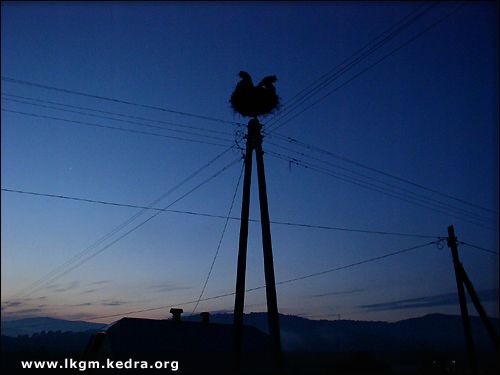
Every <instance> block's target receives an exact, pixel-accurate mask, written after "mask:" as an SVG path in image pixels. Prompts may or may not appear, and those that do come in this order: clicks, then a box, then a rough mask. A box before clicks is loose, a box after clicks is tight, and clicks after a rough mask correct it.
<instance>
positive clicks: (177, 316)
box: [170, 308, 184, 322]
mask: <svg viewBox="0 0 500 375" xmlns="http://www.w3.org/2000/svg"><path fill="white" fill-rule="evenodd" d="M183 312H184V310H183V309H174V308H172V309H170V314H172V320H174V321H176V322H180V321H181V314H182V313H183Z"/></svg>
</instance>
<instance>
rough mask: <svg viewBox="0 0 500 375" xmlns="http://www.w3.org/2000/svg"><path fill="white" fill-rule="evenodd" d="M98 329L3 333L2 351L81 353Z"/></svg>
mask: <svg viewBox="0 0 500 375" xmlns="http://www.w3.org/2000/svg"><path fill="white" fill-rule="evenodd" d="M95 332H96V331H94V330H90V331H84V332H61V331H48V332H46V331H42V332H40V333H34V334H33V335H31V336H29V335H22V336H17V337H10V336H5V335H2V352H24V353H54V352H65V353H80V352H83V351H84V350H85V347H86V346H87V343H88V342H89V340H90V337H91V336H92V335H93V334H94V333H95Z"/></svg>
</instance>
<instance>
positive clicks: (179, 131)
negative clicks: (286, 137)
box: [3, 98, 231, 141]
mask: <svg viewBox="0 0 500 375" xmlns="http://www.w3.org/2000/svg"><path fill="white" fill-rule="evenodd" d="M3 99H4V100H8V101H10V102H15V103H21V104H28V105H31V106H35V107H39V108H47V109H54V110H56V111H63V112H69V113H75V114H78V115H83V116H90V117H97V118H100V119H105V120H112V121H119V122H123V123H127V124H132V125H138V126H142V127H147V128H153V129H161V130H164V131H170V132H175V133H182V134H188V135H193V136H197V137H204V138H210V139H215V140H218V141H231V139H227V138H221V137H220V136H214V135H207V134H200V133H195V132H192V131H189V130H178V129H169V128H166V127H165V126H158V125H151V124H145V123H143V122H137V121H130V120H123V119H117V118H113V117H109V116H103V115H95V114H92V113H85V112H81V111H74V110H70V109H63V108H57V107H54V106H49V105H44V104H37V103H30V102H27V101H23V100H17V99H9V98H3Z"/></svg>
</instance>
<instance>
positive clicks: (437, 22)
mask: <svg viewBox="0 0 500 375" xmlns="http://www.w3.org/2000/svg"><path fill="white" fill-rule="evenodd" d="M464 4H465V2H463V3H461V4H459V5H458V6H457V7H456V8H455V9H453V10H452V11H451V12H449V13H448V14H446V15H444V16H443V17H441V18H439V19H438V20H437V21H435V22H433V23H432V24H431V25H429V26H428V27H426V28H425V29H424V30H422V31H420V32H419V33H417V34H415V35H414V36H413V37H411V38H410V39H408V40H407V41H406V42H404V43H402V44H400V45H399V46H398V47H396V48H395V49H393V50H392V51H391V52H389V53H388V54H386V55H384V56H383V57H382V58H380V59H378V60H377V61H375V62H374V63H373V64H371V65H369V66H368V67H366V68H365V69H363V70H361V71H360V72H358V73H357V74H355V75H354V76H352V77H351V78H350V79H348V80H347V81H345V82H343V83H342V84H341V85H339V86H337V87H336V88H334V89H333V90H331V91H329V92H328V93H326V94H325V95H323V96H321V97H320V98H319V99H318V100H316V101H314V102H313V103H311V104H310V105H308V106H306V107H305V108H304V109H303V110H301V111H299V112H298V113H296V114H295V115H294V116H292V117H291V118H289V119H288V120H286V121H285V122H283V123H281V124H279V125H277V126H275V127H274V129H272V130H271V129H270V131H268V132H267V134H271V133H273V132H275V131H276V130H277V129H279V128H280V127H282V126H283V125H285V124H287V123H289V122H290V121H291V120H293V119H294V118H296V117H297V116H299V115H301V114H302V113H304V112H305V111H307V110H308V109H309V108H311V107H313V106H315V105H316V104H318V103H320V102H321V101H323V100H324V99H326V98H327V97H328V96H330V95H332V94H333V93H335V92H336V91H338V90H340V89H341V88H342V87H344V86H346V85H347V84H348V83H350V82H352V81H353V80H355V79H356V78H358V77H359V76H361V75H362V74H364V73H365V72H367V71H368V70H370V69H371V68H373V67H375V66H376V65H378V64H380V63H381V62H383V61H384V60H385V59H387V58H388V57H389V56H391V55H393V54H394V53H396V52H398V51H399V50H401V49H403V48H404V47H406V46H407V45H409V44H410V43H412V42H413V41H415V40H416V39H418V38H419V37H421V36H422V35H424V34H425V33H426V32H427V31H429V30H431V29H432V28H433V27H435V26H437V25H438V24H440V23H441V22H443V21H444V20H445V19H447V18H448V17H450V16H451V15H453V14H454V13H456V12H457V11H458V10H459V9H460V8H461V7H462V6H463V5H464Z"/></svg>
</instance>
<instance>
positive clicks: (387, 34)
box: [266, 2, 437, 127]
mask: <svg viewBox="0 0 500 375" xmlns="http://www.w3.org/2000/svg"><path fill="white" fill-rule="evenodd" d="M436 4H437V3H436V2H434V3H432V4H430V5H428V6H427V7H426V8H425V9H423V10H420V8H421V7H419V8H418V9H416V10H413V11H412V12H410V13H409V14H408V15H406V16H405V17H403V18H402V19H401V20H400V21H398V23H397V24H395V25H394V26H391V27H390V28H389V29H387V30H385V31H384V32H382V33H381V34H380V35H379V36H377V37H376V38H374V39H373V40H372V41H370V42H369V43H368V44H366V45H365V46H363V47H362V48H360V49H359V50H358V51H356V52H355V53H354V54H353V55H351V56H350V57H348V58H347V59H345V60H344V61H343V62H342V63H340V64H339V65H337V66H336V67H335V68H333V69H332V70H330V71H329V72H327V73H326V74H324V75H323V76H321V77H320V78H319V79H318V80H316V81H315V84H312V85H309V86H308V87H310V86H312V88H311V89H310V90H306V89H304V90H302V91H301V93H302V92H304V91H307V92H306V93H305V94H304V95H296V96H295V97H297V96H298V97H299V98H298V100H295V101H293V100H290V101H291V102H292V103H290V104H288V105H287V106H292V105H293V108H292V109H290V110H289V111H287V112H286V113H284V114H282V115H280V116H279V117H278V118H273V119H272V120H271V121H270V122H269V123H268V124H266V125H268V127H269V126H274V125H275V124H276V123H278V122H280V121H282V120H283V119H284V118H285V117H286V116H287V115H288V114H290V113H291V112H293V111H295V110H296V109H297V108H298V107H300V106H301V105H302V104H303V103H305V102H307V100H309V99H310V98H311V97H312V96H314V95H315V93H317V92H319V91H321V90H322V89H324V88H325V87H327V86H329V85H331V84H332V83H333V82H334V81H336V80H337V79H338V78H339V77H340V76H342V75H343V74H344V73H346V72H348V71H349V70H351V69H352V68H353V67H354V66H356V65H357V64H358V63H359V62H361V61H362V60H364V59H366V58H367V57H368V56H370V55H371V54H372V53H374V52H376V51H377V50H378V49H380V48H381V47H383V46H384V45H385V44H387V43H388V42H389V41H391V40H392V39H394V38H395V37H396V36H397V35H399V34H400V33H401V32H402V31H403V30H404V29H406V28H407V27H409V26H410V25H411V24H412V23H414V22H415V21H416V20H417V19H418V18H420V17H422V16H423V15H424V14H425V13H427V12H428V11H430V10H431V9H432V8H433V7H434V6H436ZM380 38H382V40H380V41H378V42H376V41H377V40H378V39H380ZM375 42H376V43H375ZM370 45H371V47H370ZM369 47H370V48H369ZM363 50H366V51H364V52H363ZM358 54H361V55H360V56H358V57H356V58H355V56H357V55H358ZM352 59H353V60H352ZM349 60H351V61H349ZM343 65H345V66H344V67H343V68H341V67H342V66H343ZM337 68H341V69H340V70H339V71H337V72H335V71H336V70H337ZM332 73H334V74H333V75H331V74H332ZM330 75H331V76H330ZM328 76H330V77H328ZM323 78H326V79H325V80H324V81H322V79H323ZM295 97H294V98H295Z"/></svg>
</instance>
